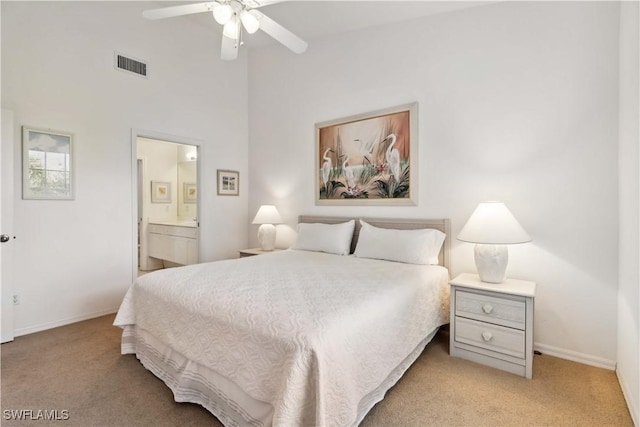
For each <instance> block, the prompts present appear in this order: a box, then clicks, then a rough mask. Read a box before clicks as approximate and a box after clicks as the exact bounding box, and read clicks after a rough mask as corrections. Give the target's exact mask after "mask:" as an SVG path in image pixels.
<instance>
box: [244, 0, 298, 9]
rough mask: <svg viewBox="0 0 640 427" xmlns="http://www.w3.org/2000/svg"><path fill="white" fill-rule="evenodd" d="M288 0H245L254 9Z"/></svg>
mask: <svg viewBox="0 0 640 427" xmlns="http://www.w3.org/2000/svg"><path fill="white" fill-rule="evenodd" d="M285 1H288V0H245V4H246V5H247V6H249V7H250V8H252V9H257V8H259V7H264V6H269V5H272V4H276V3H282V2H285Z"/></svg>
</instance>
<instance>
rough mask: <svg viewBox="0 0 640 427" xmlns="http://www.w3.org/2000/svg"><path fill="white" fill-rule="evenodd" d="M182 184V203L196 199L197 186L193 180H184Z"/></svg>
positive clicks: (193, 201)
mask: <svg viewBox="0 0 640 427" xmlns="http://www.w3.org/2000/svg"><path fill="white" fill-rule="evenodd" d="M183 186H184V189H183V190H184V191H183V193H184V194H183V197H182V201H183V202H184V203H195V202H196V201H197V200H198V186H197V185H196V184H195V183H193V182H185V183H184V184H183Z"/></svg>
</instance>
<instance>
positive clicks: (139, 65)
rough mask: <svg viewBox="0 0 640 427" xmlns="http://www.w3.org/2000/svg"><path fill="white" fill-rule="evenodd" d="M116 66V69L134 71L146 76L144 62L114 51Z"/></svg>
mask: <svg viewBox="0 0 640 427" xmlns="http://www.w3.org/2000/svg"><path fill="white" fill-rule="evenodd" d="M115 57H116V68H117V69H118V70H122V71H127V72H129V73H134V74H137V75H139V76H142V77H147V64H145V63H144V62H142V61H140V60H137V59H133V58H129V57H126V56H124V55H122V54H119V53H117V52H116V56H115Z"/></svg>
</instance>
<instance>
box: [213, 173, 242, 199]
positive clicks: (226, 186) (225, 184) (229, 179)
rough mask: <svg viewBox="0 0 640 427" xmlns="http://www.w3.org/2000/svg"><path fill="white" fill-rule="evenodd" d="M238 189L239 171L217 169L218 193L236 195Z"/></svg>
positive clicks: (220, 194)
mask: <svg viewBox="0 0 640 427" xmlns="http://www.w3.org/2000/svg"><path fill="white" fill-rule="evenodd" d="M239 189H240V172H238V171H229V170H222V169H218V195H219V196H237V195H238V194H239Z"/></svg>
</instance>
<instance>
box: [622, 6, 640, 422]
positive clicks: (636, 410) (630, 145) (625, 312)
mask: <svg viewBox="0 0 640 427" xmlns="http://www.w3.org/2000/svg"><path fill="white" fill-rule="evenodd" d="M639 13H640V8H639V7H638V3H637V2H624V3H623V4H622V5H621V8H620V117H619V123H620V133H619V138H620V147H619V155H618V159H619V161H618V165H619V166H618V167H619V176H620V183H619V194H620V195H619V197H620V200H619V206H620V208H619V211H620V242H619V249H618V251H619V258H620V259H619V271H620V284H619V289H618V366H617V373H618V378H619V379H620V385H621V386H622V391H623V392H624V395H625V398H626V399H627V403H628V405H629V410H630V412H631V415H632V417H633V419H634V422H635V424H636V426H637V425H640V372H639V370H640V136H639V130H638V129H639V127H640V108H639V106H638V97H639V96H640V86H639V85H638V79H639V78H640V77H639V76H640V66H639V63H638V62H639V61H640V55H639V52H638V50H639V49H640V47H639V46H638V39H639V37H640V33H639V28H638V21H639V19H640V18H639Z"/></svg>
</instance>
